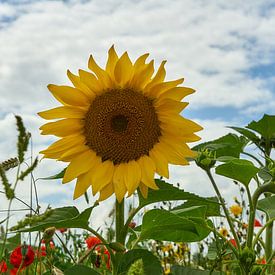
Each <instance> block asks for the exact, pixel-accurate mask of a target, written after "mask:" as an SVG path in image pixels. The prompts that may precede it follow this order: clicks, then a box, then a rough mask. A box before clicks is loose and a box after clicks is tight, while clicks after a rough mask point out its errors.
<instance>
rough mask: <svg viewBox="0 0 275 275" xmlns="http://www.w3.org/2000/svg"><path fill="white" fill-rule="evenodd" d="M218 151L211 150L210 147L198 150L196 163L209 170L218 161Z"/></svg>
mask: <svg viewBox="0 0 275 275" xmlns="http://www.w3.org/2000/svg"><path fill="white" fill-rule="evenodd" d="M215 159H216V152H213V151H210V150H209V149H202V150H201V151H199V152H198V156H197V157H196V159H195V161H196V164H197V165H198V166H199V167H201V168H202V169H203V170H208V169H211V168H212V167H214V165H215V163H216V160H215Z"/></svg>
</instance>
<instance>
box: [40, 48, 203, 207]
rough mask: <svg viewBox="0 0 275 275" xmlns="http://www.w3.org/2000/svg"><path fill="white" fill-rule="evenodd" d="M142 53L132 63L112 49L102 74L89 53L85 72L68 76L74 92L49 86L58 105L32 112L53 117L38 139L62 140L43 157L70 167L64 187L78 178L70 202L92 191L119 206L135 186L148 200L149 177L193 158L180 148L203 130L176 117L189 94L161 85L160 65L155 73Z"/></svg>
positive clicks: (151, 184)
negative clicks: (72, 198)
mask: <svg viewBox="0 0 275 275" xmlns="http://www.w3.org/2000/svg"><path fill="white" fill-rule="evenodd" d="M148 55H149V54H144V55H142V56H140V57H139V58H138V59H137V60H136V61H135V62H134V63H132V62H131V60H130V58H129V56H128V54H127V52H125V53H124V54H123V55H122V56H121V57H118V55H117V53H116V51H115V49H114V47H113V46H112V47H111V48H110V50H109V52H108V60H107V64H106V67H105V69H102V68H101V67H100V66H98V65H97V63H96V62H95V60H94V58H93V56H90V59H89V62H88V67H89V69H90V70H91V72H88V71H84V70H79V75H74V74H72V73H71V72H70V71H68V72H67V75H68V78H69V79H70V81H71V82H72V84H73V86H74V87H69V86H58V85H52V84H50V85H48V89H49V90H50V92H51V93H52V95H53V96H54V97H55V98H56V99H57V100H58V101H59V102H60V103H61V104H62V106H60V107H57V108H54V109H51V110H47V111H43V112H40V113H38V114H39V115H40V116H41V117H42V118H44V119H48V120H52V119H55V120H56V121H54V122H49V123H46V124H44V125H43V126H41V127H40V129H41V134H42V135H55V136H57V137H60V139H59V140H58V141H56V142H54V143H53V144H52V145H50V146H49V147H48V148H47V149H46V150H44V151H41V153H42V154H44V157H46V158H52V159H57V160H59V161H64V162H69V165H68V167H67V169H66V172H65V175H64V177H63V183H67V182H70V181H72V180H74V179H77V181H76V187H75V191H74V198H78V197H80V196H81V195H83V194H84V193H85V191H86V190H87V189H88V188H89V187H90V186H91V187H92V192H93V195H95V194H96V193H98V192H99V193H100V197H99V200H105V199H107V198H108V197H109V196H111V195H112V194H113V193H115V195H116V198H117V200H118V201H119V202H120V201H122V199H123V198H124V196H125V194H126V193H127V194H128V196H130V195H131V194H133V193H134V192H135V190H137V188H139V190H140V192H141V193H142V195H143V196H144V197H146V196H147V193H148V188H151V189H157V188H158V187H157V185H156V184H155V181H154V175H155V173H158V174H159V175H160V176H163V177H166V178H168V177H169V171H168V163H171V164H176V165H187V164H188V161H187V159H186V158H189V157H194V156H195V152H193V151H191V150H190V149H189V147H188V146H187V144H186V143H187V142H194V141H197V140H199V139H200V138H199V137H198V136H197V135H195V134H194V133H195V132H197V131H199V130H201V129H202V128H201V127H200V126H199V125H197V124H196V123H195V122H193V121H190V120H188V119H186V118H183V117H182V116H181V115H180V113H181V111H182V110H183V109H184V108H185V107H186V106H187V105H188V103H186V102H181V100H182V99H183V98H184V97H185V96H187V95H189V94H191V93H193V92H194V90H193V89H191V88H186V87H178V85H179V84H181V83H182V82H183V79H178V80H174V81H167V82H165V81H164V79H165V74H166V72H165V68H164V65H165V63H166V61H163V62H162V63H161V64H160V66H159V68H158V70H157V72H156V73H155V74H154V63H153V60H152V61H151V62H149V63H146V60H147V58H148Z"/></svg>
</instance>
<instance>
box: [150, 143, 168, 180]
mask: <svg viewBox="0 0 275 275" xmlns="http://www.w3.org/2000/svg"><path fill="white" fill-rule="evenodd" d="M158 147H159V143H157V144H156V145H155V146H154V147H153V149H151V150H150V152H149V156H150V158H151V159H152V160H153V161H154V163H155V165H156V172H157V173H158V174H159V175H160V176H163V177H165V178H167V179H168V178H169V170H168V160H167V159H166V158H165V156H164V155H163V154H162V153H161V152H160V151H159V150H158Z"/></svg>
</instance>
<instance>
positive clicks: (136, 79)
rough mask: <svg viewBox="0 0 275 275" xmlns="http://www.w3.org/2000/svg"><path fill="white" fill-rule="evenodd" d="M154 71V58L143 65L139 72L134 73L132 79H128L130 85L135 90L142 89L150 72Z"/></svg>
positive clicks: (149, 76) (149, 77) (148, 78)
mask: <svg viewBox="0 0 275 275" xmlns="http://www.w3.org/2000/svg"><path fill="white" fill-rule="evenodd" d="M153 73H154V60H152V61H151V62H150V63H149V64H147V65H146V66H145V68H144V69H143V70H141V71H140V72H139V73H135V74H134V76H133V78H132V80H131V81H130V84H129V85H130V86H131V87H132V88H134V89H137V90H142V89H143V88H144V86H145V85H146V84H147V83H148V81H149V80H150V79H151V76H152V74H153Z"/></svg>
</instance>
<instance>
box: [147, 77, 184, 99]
mask: <svg viewBox="0 0 275 275" xmlns="http://www.w3.org/2000/svg"><path fill="white" fill-rule="evenodd" d="M183 80H184V79H183V78H180V79H177V80H173V81H167V82H162V83H159V84H156V85H154V86H153V87H152V88H148V87H145V88H144V93H145V94H147V95H148V96H150V97H152V98H158V97H159V96H160V95H161V94H162V93H164V92H165V91H167V90H170V89H172V88H175V87H176V86H177V85H179V84H181V83H182V82H183Z"/></svg>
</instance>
